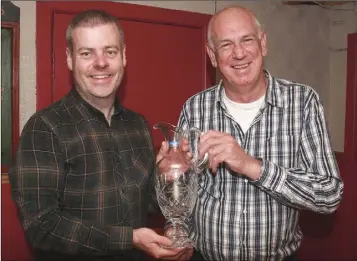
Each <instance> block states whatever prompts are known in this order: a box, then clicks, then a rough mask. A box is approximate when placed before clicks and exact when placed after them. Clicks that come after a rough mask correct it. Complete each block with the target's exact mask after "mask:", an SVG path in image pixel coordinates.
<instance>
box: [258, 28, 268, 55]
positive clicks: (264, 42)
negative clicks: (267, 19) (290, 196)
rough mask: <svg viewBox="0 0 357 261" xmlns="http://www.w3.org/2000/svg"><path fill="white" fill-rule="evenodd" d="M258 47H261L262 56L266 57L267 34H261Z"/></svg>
mask: <svg viewBox="0 0 357 261" xmlns="http://www.w3.org/2000/svg"><path fill="white" fill-rule="evenodd" d="M260 45H261V47H262V55H263V57H265V56H267V55H268V46H267V34H266V33H265V32H262V35H261V39H260Z"/></svg>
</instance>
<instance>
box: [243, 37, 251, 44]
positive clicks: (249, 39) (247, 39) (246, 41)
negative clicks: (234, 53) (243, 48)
mask: <svg viewBox="0 0 357 261" xmlns="http://www.w3.org/2000/svg"><path fill="white" fill-rule="evenodd" d="M252 41H253V38H246V39H244V40H243V42H245V43H250V42H252Z"/></svg>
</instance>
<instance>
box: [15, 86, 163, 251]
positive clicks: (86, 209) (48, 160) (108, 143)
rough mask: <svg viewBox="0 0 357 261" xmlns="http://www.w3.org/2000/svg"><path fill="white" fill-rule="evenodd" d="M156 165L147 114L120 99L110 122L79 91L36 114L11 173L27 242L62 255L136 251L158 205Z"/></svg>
mask: <svg viewBox="0 0 357 261" xmlns="http://www.w3.org/2000/svg"><path fill="white" fill-rule="evenodd" d="M154 168H155V153H154V149H153V145H152V139H151V135H150V131H149V127H148V125H147V123H146V121H145V119H144V118H143V117H142V116H140V115H138V114H136V113H134V112H132V111H129V110H127V109H125V108H123V107H121V106H120V105H119V103H118V102H116V103H115V112H114V115H113V116H112V119H111V125H110V126H109V124H108V123H107V121H106V119H105V117H104V115H103V114H102V113H101V112H100V111H98V110H96V109H95V108H94V107H92V106H90V105H89V104H88V103H86V102H85V101H84V100H83V99H82V98H81V97H80V96H79V94H78V93H77V92H76V90H75V89H74V88H73V89H72V90H71V92H70V93H69V94H68V95H67V96H65V97H64V98H63V99H61V100H60V101H58V102H56V103H55V104H53V105H51V106H50V107H48V108H47V109H44V110H42V111H39V112H37V113H36V114H34V115H33V116H32V117H31V118H30V120H29V121H28V122H27V124H26V125H25V127H24V129H23V131H22V135H21V139H20V143H19V148H18V151H17V154H16V160H15V162H14V165H13V167H12V168H11V170H10V172H9V178H10V182H11V188H12V196H13V199H14V201H15V203H16V205H17V207H18V210H19V215H20V219H21V222H22V225H23V228H24V230H25V234H26V237H27V240H28V241H29V243H30V244H31V245H32V246H33V247H34V248H35V249H41V250H45V251H54V252H57V253H62V254H89V255H92V254H97V253H99V254H100V253H105V254H107V253H118V252H119V253H120V251H128V250H129V251H130V249H131V248H132V247H133V246H132V233H133V229H134V228H139V227H143V226H145V224H146V217H147V211H148V207H149V206H152V209H156V204H157V203H156V201H155V197H154V196H153V195H154V194H153V193H154V190H153V189H152V176H153V173H154ZM150 202H151V203H152V204H149V203H150Z"/></svg>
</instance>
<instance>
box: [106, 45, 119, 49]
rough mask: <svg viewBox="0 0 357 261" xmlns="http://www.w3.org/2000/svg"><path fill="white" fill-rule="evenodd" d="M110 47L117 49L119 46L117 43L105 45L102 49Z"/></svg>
mask: <svg viewBox="0 0 357 261" xmlns="http://www.w3.org/2000/svg"><path fill="white" fill-rule="evenodd" d="M111 48H113V49H119V46H117V45H106V46H104V49H111Z"/></svg>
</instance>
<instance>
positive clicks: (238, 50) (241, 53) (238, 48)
mask: <svg viewBox="0 0 357 261" xmlns="http://www.w3.org/2000/svg"><path fill="white" fill-rule="evenodd" d="M246 54H247V53H246V50H245V48H244V46H243V45H242V44H241V43H237V44H235V45H234V47H233V51H232V56H233V58H235V59H243V58H244V57H245V56H246Z"/></svg>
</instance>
